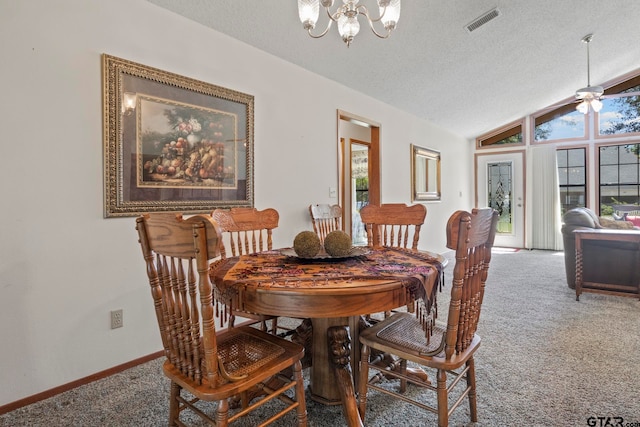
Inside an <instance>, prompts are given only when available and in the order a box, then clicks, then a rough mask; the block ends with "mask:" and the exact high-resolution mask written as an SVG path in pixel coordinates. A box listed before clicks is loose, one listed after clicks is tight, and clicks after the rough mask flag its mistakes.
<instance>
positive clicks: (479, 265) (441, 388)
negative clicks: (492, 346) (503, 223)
mask: <svg viewBox="0 0 640 427" xmlns="http://www.w3.org/2000/svg"><path fill="white" fill-rule="evenodd" d="M497 223H498V214H497V212H496V211H494V210H492V209H489V208H487V209H474V210H473V211H472V212H471V213H468V212H464V211H457V212H455V213H454V214H453V215H452V216H451V217H450V218H449V221H448V222H447V230H446V233H447V247H448V248H450V249H453V250H454V251H455V258H456V262H455V266H454V270H453V284H452V287H451V300H450V303H449V311H448V317H447V322H446V324H440V323H439V322H436V323H435V324H433V323H432V321H433V313H432V314H431V316H429V317H428V318H427V319H426V320H425V317H423V316H421V320H419V319H418V318H417V317H416V316H414V315H412V314H409V313H397V314H394V315H392V316H391V317H389V318H387V319H385V320H383V321H381V322H379V323H378V324H376V325H375V326H373V327H371V328H369V329H366V330H364V331H362V332H361V333H360V343H361V344H362V348H361V354H360V378H359V383H358V384H359V385H358V388H359V398H360V401H359V411H360V417H361V418H362V420H363V422H364V419H365V414H366V408H367V391H368V390H370V389H373V390H377V391H379V392H382V393H384V394H386V395H388V396H391V397H395V398H398V399H401V400H403V401H405V402H409V403H412V404H414V405H416V406H418V407H420V408H422V409H425V410H428V411H431V412H434V413H436V414H438V426H440V427H444V426H447V425H448V423H449V415H450V414H451V412H453V410H454V409H455V408H457V407H458V406H459V405H460V404H461V403H462V402H463V401H464V399H465V397H466V398H467V399H468V400H469V413H470V417H471V421H473V422H477V421H478V414H477V408H476V378H475V366H474V359H473V355H474V353H475V351H476V350H477V349H478V347H479V346H480V336H479V335H478V334H476V329H477V327H478V320H479V318H480V309H481V307H482V300H483V297H484V289H485V282H486V280H487V273H488V270H489V262H490V261H491V247H492V246H493V240H494V237H495V233H496V225H497ZM425 330H426V331H427V332H425ZM372 350H376V351H378V352H381V354H383V355H384V354H387V355H388V354H390V355H392V356H393V357H395V358H397V361H396V362H395V363H391V365H392V366H394V365H396V364H397V366H399V367H400V369H399V372H398V371H394V370H393V369H389V368H387V369H385V368H384V366H379V360H377V359H378V358H375V357H372V358H371V360H370V355H371V354H372ZM407 361H411V362H413V363H416V364H419V365H421V366H423V367H425V368H433V369H434V370H435V371H436V372H437V373H436V376H435V378H436V381H437V386H435V387H434V386H433V385H432V384H430V383H429V382H425V381H422V380H420V379H419V378H417V377H412V376H407V375H406V372H407ZM369 369H373V370H375V371H377V373H376V374H375V375H373V376H371V378H369ZM448 374H451V377H449V379H448V378H447V376H448ZM386 378H396V379H400V387H399V391H395V390H393V389H392V388H387V387H381V386H380V385H379V384H378V383H379V382H380V381H383V380H385V379H386ZM461 380H464V382H463V381H461ZM407 382H409V383H413V384H416V385H418V386H419V387H421V389H420V390H424V391H425V392H428V391H429V392H430V391H433V392H436V395H437V407H434V406H430V405H427V404H425V403H424V402H417V401H416V400H412V399H410V398H408V397H407V396H406V395H404V394H403V393H404V392H405V390H406V386H407ZM461 388H463V390H460V389H461ZM450 394H453V395H454V399H452V401H453V402H454V403H453V405H451V406H449V395H450ZM423 424H425V425H426V424H428V422H427V421H425V422H424V423H423Z"/></svg>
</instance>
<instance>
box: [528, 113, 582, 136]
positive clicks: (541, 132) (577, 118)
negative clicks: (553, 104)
mask: <svg viewBox="0 0 640 427" xmlns="http://www.w3.org/2000/svg"><path fill="white" fill-rule="evenodd" d="M543 120H544V121H541V122H538V120H536V127H535V136H534V138H535V140H536V141H551V140H554V139H567V138H583V137H584V136H585V115H584V114H582V113H580V112H578V111H576V110H575V109H572V110H571V111H570V112H568V113H565V114H562V115H560V116H557V117H553V118H550V119H543Z"/></svg>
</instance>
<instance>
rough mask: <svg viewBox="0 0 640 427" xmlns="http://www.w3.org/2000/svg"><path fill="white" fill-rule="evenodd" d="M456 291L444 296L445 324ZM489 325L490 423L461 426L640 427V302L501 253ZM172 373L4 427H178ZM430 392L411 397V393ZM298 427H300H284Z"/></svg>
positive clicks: (371, 411)
mask: <svg viewBox="0 0 640 427" xmlns="http://www.w3.org/2000/svg"><path fill="white" fill-rule="evenodd" d="M450 265H453V264H450ZM450 279H451V278H450V275H447V281H446V283H447V286H446V287H445V289H444V291H443V293H442V294H440V295H439V307H440V310H441V313H442V310H444V308H445V307H447V302H448V292H449V291H450V289H451V288H450ZM440 316H441V318H445V317H444V314H441V315H440ZM480 322H481V324H480V326H479V334H480V335H481V336H482V338H483V342H482V346H481V347H480V349H479V350H478V352H477V353H476V375H477V388H478V417H479V422H478V423H470V422H469V415H468V405H466V404H464V405H463V406H462V407H461V408H459V409H458V410H457V411H456V412H454V414H453V415H452V417H451V422H450V425H452V426H461V425H464V426H514V425H526V426H589V425H606V424H605V423H606V417H611V420H610V423H611V424H610V425H617V424H614V421H615V422H618V420H619V419H616V420H614V419H613V417H621V419H622V422H623V424H621V425H624V426H633V425H635V426H638V425H640V424H635V423H640V404H639V403H638V402H640V373H639V368H640V339H639V331H640V302H639V301H638V300H637V299H634V298H625V297H616V296H605V295H596V294H583V295H582V297H581V298H580V301H579V302H577V301H576V300H575V293H574V292H573V291H572V290H570V289H569V288H568V287H567V285H566V281H565V277H564V258H563V254H562V253H561V252H560V253H558V252H551V251H537V250H535V251H526V250H521V251H516V252H514V251H501V250H496V251H495V252H494V255H493V260H492V265H491V270H490V272H489V279H488V282H487V290H486V294H485V302H484V305H483V309H482V317H481V319H480ZM161 363H162V360H161V359H158V360H154V361H151V362H149V363H146V364H143V365H141V366H137V367H134V368H131V369H129V370H127V371H124V372H121V373H119V374H116V375H113V376H111V377H109V378H106V379H103V380H99V381H96V382H94V383H91V384H88V385H85V386H82V387H79V388H77V389H74V390H71V391H68V392H65V393H62V394H60V395H57V396H54V397H52V398H50V399H47V400H44V401H41V402H38V403H35V404H33V405H30V406H27V407H24V408H20V409H18V410H15V411H13V412H10V413H8V414H5V415H2V416H0V426H62V425H65V426H161V425H166V424H167V412H168V409H167V406H168V405H167V402H168V393H169V383H168V380H166V378H165V377H164V376H163V375H162V373H161ZM391 386H393V384H392V385H391ZM419 391H420V390H418V389H416V388H414V387H410V388H409V391H408V393H410V394H412V395H415V394H417V393H418V392H419ZM368 401H369V407H368V411H367V417H366V425H367V426H368V427H378V426H380V427H381V426H385V427H387V426H405V427H406V426H426V425H437V418H436V415H435V414H432V413H428V412H423V411H420V410H418V409H417V408H415V407H412V406H409V405H406V404H404V403H399V402H397V401H391V400H390V399H389V398H388V397H386V396H384V395H382V394H378V393H376V392H370V394H369V400H368ZM307 407H308V413H309V426H310V427H324V426H327V427H328V426H331V427H335V426H340V425H345V422H344V419H343V416H342V410H341V407H339V406H333V407H331V406H324V405H321V404H318V403H315V402H313V401H312V400H310V399H307ZM264 411H268V407H267V408H266V409H265V410H264ZM264 417H265V414H264V413H260V412H259V413H257V414H256V415H254V416H252V417H247V418H245V419H243V420H242V421H239V422H238V423H236V424H234V425H236V426H254V425H256V424H257V423H258V420H259V419H260V418H263V419H264ZM598 417H602V419H598ZM601 423H602V424H601ZM294 424H295V422H294V417H293V416H290V417H285V419H284V420H281V421H280V422H277V423H276V424H275V425H277V426H291V425H294ZM196 425H203V424H196Z"/></svg>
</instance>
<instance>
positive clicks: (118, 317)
mask: <svg viewBox="0 0 640 427" xmlns="http://www.w3.org/2000/svg"><path fill="white" fill-rule="evenodd" d="M122 326H123V323H122V309H120V310H111V329H116V328H122Z"/></svg>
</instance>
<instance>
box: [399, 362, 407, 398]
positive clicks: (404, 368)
mask: <svg viewBox="0 0 640 427" xmlns="http://www.w3.org/2000/svg"><path fill="white" fill-rule="evenodd" d="M400 373H401V374H402V375H407V360H406V359H401V360H400ZM406 391H407V380H405V379H404V378H402V379H401V380H400V393H406Z"/></svg>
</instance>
